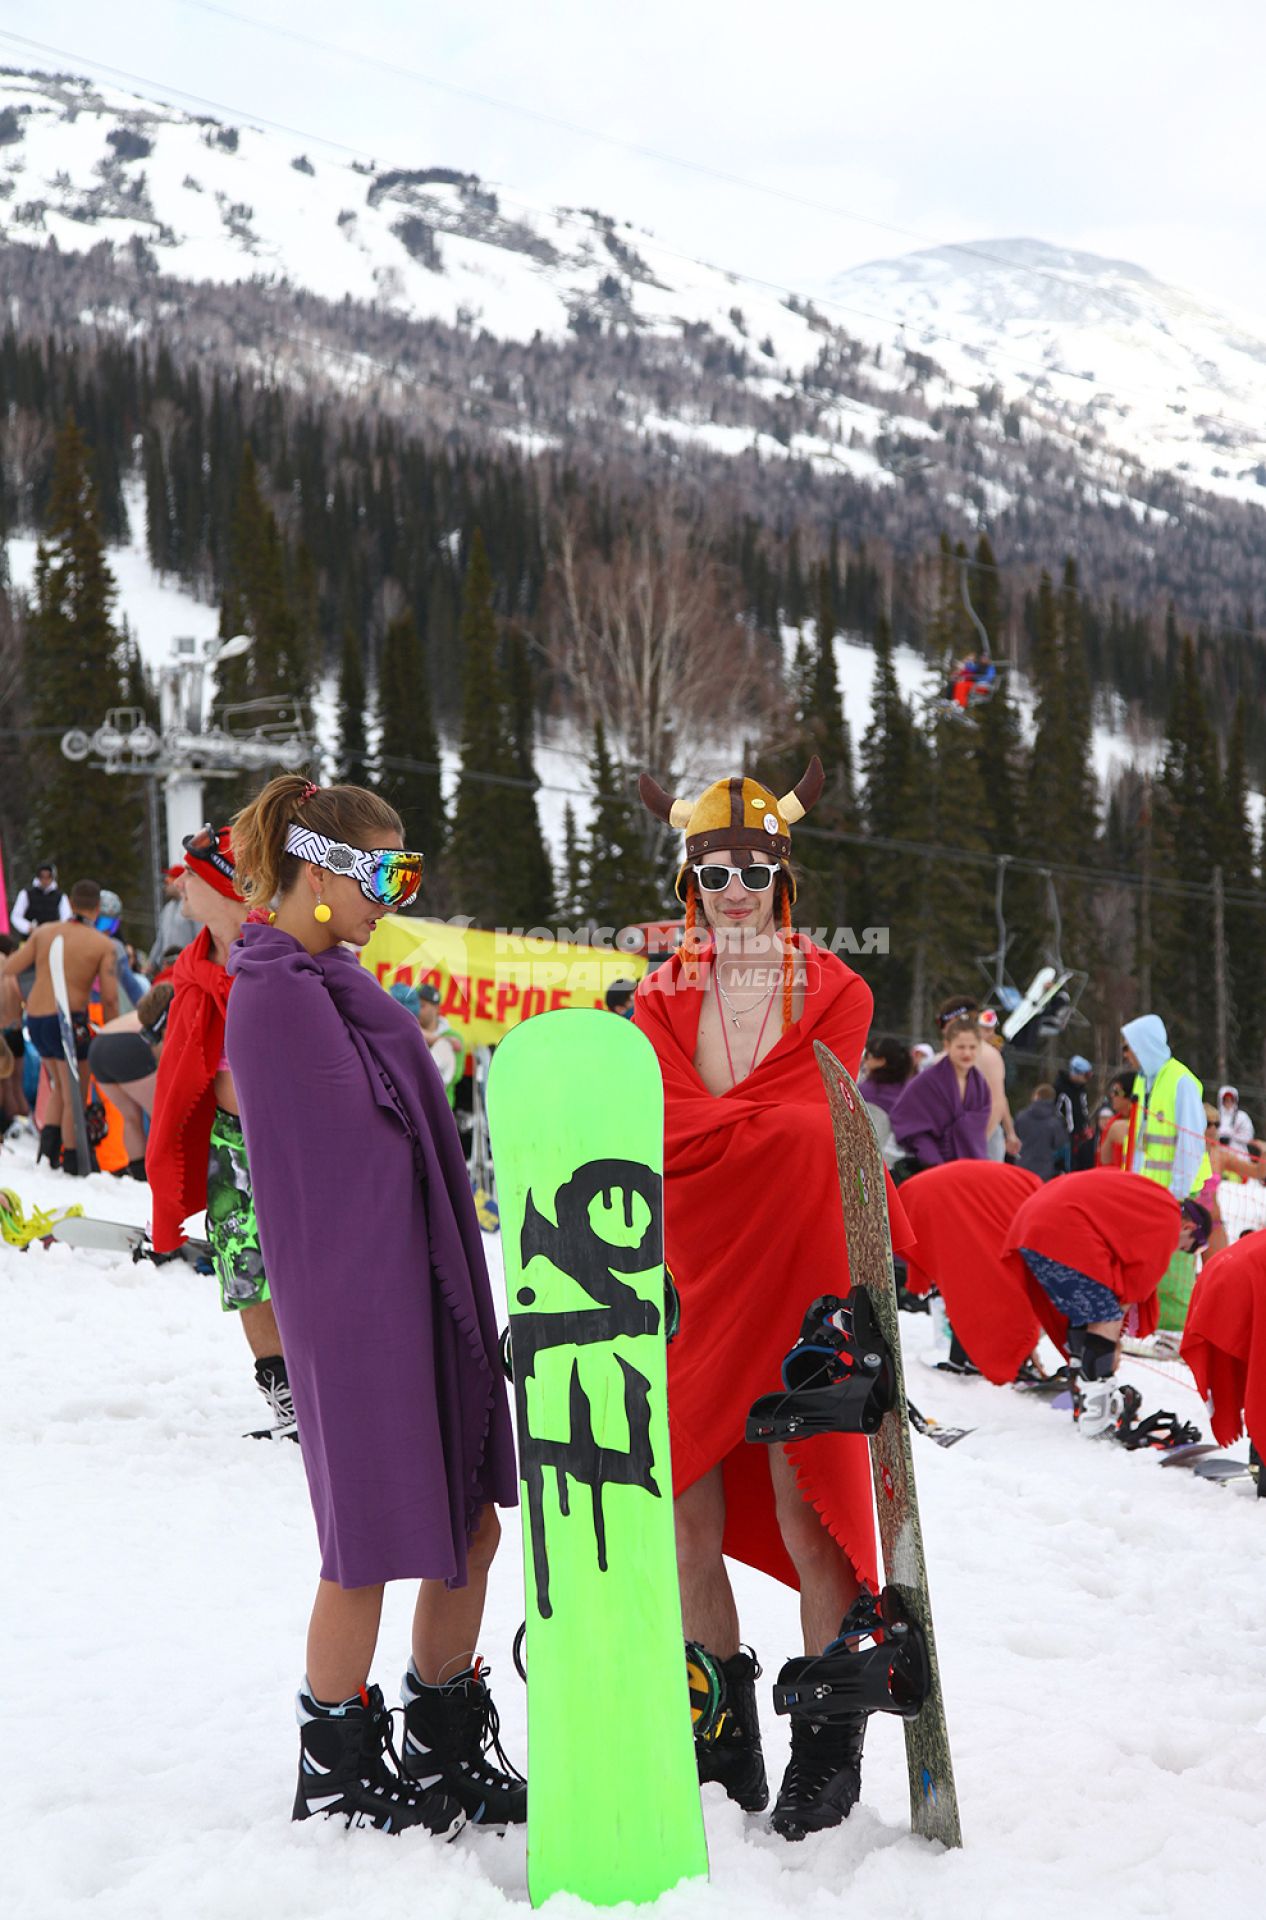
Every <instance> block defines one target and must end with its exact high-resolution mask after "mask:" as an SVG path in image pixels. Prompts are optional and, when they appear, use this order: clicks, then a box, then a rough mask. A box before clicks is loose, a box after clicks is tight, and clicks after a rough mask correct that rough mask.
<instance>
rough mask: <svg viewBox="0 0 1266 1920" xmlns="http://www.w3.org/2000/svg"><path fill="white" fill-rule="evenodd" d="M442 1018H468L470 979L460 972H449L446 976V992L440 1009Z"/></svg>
mask: <svg viewBox="0 0 1266 1920" xmlns="http://www.w3.org/2000/svg"><path fill="white" fill-rule="evenodd" d="M441 1011H442V1012H443V1015H444V1018H445V1019H446V1020H447V1019H449V1018H450V1017H451V1018H453V1019H456V1020H469V1019H470V981H469V980H468V979H467V978H466V976H465V974H462V973H451V974H450V975H449V977H448V993H447V995H446V996H445V1000H444V1005H443V1008H442V1009H441Z"/></svg>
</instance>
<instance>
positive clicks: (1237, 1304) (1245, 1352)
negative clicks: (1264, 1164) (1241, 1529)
mask: <svg viewBox="0 0 1266 1920" xmlns="http://www.w3.org/2000/svg"><path fill="white" fill-rule="evenodd" d="M1182 1357H1183V1359H1184V1360H1185V1361H1186V1362H1187V1365H1188V1366H1189V1367H1190V1368H1191V1371H1192V1373H1193V1374H1194V1376H1195V1381H1196V1385H1197V1386H1198V1387H1199V1389H1200V1391H1201V1393H1202V1394H1203V1395H1204V1398H1205V1405H1206V1406H1207V1407H1208V1409H1209V1419H1210V1424H1211V1425H1212V1427H1213V1437H1214V1439H1215V1440H1216V1441H1217V1443H1218V1445H1219V1446H1220V1447H1229V1446H1232V1445H1233V1444H1234V1443H1235V1441H1237V1440H1238V1439H1239V1437H1240V1435H1241V1434H1242V1433H1243V1432H1244V1430H1245V1428H1247V1430H1248V1437H1249V1443H1250V1447H1249V1459H1250V1460H1251V1461H1252V1462H1253V1463H1254V1464H1255V1465H1256V1467H1257V1469H1258V1473H1257V1491H1258V1494H1259V1496H1261V1497H1262V1498H1266V1471H1263V1464H1262V1463H1263V1460H1264V1459H1266V1233H1246V1234H1243V1235H1242V1236H1241V1237H1240V1239H1238V1240H1237V1241H1236V1242H1235V1244H1234V1246H1231V1247H1224V1248H1223V1250H1222V1252H1221V1253H1215V1254H1214V1256H1213V1258H1212V1259H1211V1260H1209V1261H1208V1262H1206V1264H1205V1266H1204V1267H1203V1269H1202V1270H1201V1273H1200V1275H1199V1277H1198V1279H1197V1281H1196V1286H1195V1291H1194V1293H1193V1294H1192V1296H1191V1306H1190V1308H1189V1309H1188V1313H1187V1325H1186V1327H1185V1328H1184V1330H1183V1338H1182Z"/></svg>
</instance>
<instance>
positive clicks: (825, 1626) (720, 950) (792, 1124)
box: [633, 758, 906, 1838]
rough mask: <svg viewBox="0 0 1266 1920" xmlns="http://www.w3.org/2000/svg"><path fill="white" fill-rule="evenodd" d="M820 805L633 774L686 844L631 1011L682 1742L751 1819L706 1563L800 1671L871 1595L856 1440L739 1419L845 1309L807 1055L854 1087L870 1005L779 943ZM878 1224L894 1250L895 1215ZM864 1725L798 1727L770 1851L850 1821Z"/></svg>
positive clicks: (814, 771) (756, 785) (866, 1478)
mask: <svg viewBox="0 0 1266 1920" xmlns="http://www.w3.org/2000/svg"><path fill="white" fill-rule="evenodd" d="M821 788H822V769H821V766H820V765H819V763H818V761H817V760H816V758H815V759H814V761H813V762H812V763H811V765H810V768H809V771H808V773H807V774H806V775H805V777H804V778H803V779H802V780H801V782H800V783H799V785H798V786H797V787H796V788H795V789H794V790H793V792H791V793H789V794H784V795H783V796H782V798H781V799H780V798H778V797H777V796H776V795H775V792H774V790H773V789H772V788H771V787H769V786H767V785H765V784H764V783H763V782H761V781H758V780H752V779H733V780H719V781H717V782H716V783H715V784H714V785H713V786H711V787H709V788H708V789H707V790H706V792H704V793H703V794H702V796H701V797H700V798H699V799H698V800H697V801H695V802H693V803H691V802H687V801H681V800H677V801H674V800H671V799H670V798H669V796H668V795H667V794H666V793H664V792H663V790H662V788H660V787H658V786H656V784H655V782H654V781H652V780H650V779H649V777H648V776H646V775H643V777H642V797H643V800H644V801H645V802H646V804H647V806H648V807H649V808H650V810H651V811H652V812H653V813H655V814H656V815H657V816H658V817H659V818H660V819H662V820H664V821H666V822H668V823H670V824H671V825H673V826H675V827H678V828H681V829H684V831H685V835H686V847H685V859H684V862H683V864H682V867H681V871H680V873H679V874H678V876H677V894H678V898H679V899H681V900H682V901H683V902H684V904H685V907H686V926H687V934H686V944H685V946H684V947H683V949H682V951H681V952H680V953H679V954H677V955H675V956H674V958H673V959H672V960H671V961H669V962H668V963H667V964H666V965H665V966H663V967H661V968H660V969H659V970H658V971H657V972H655V973H653V974H650V975H648V976H647V978H646V979H645V980H644V981H643V982H642V985H641V987H640V988H639V990H638V994H637V999H636V1002H635V1006H634V1014H633V1018H634V1020H635V1021H636V1023H637V1025H638V1026H639V1027H640V1028H641V1029H642V1031H643V1032H644V1033H645V1034H646V1035H647V1036H648V1037H649V1039H650V1041H651V1043H652V1045H653V1046H654V1048H655V1051H656V1053H657V1054H658V1056H659V1063H660V1067H661V1069H662V1072H663V1078H664V1096H665V1118H664V1127H665V1178H664V1239H665V1251H666V1255H667V1259H668V1264H669V1266H670V1268H671V1270H672V1273H673V1275H674V1278H675V1280H676V1282H677V1286H678V1290H679V1293H680V1297H681V1329H680V1332H679V1334H678V1336H677V1338H676V1339H675V1340H674V1342H673V1344H672V1346H671V1347H670V1348H669V1352H668V1415H669V1425H670V1431H671V1436H672V1455H673V1479H674V1493H675V1497H676V1524H677V1559H678V1567H679V1571H680V1576H681V1590H682V1612H683V1619H684V1626H685V1632H686V1637H687V1639H688V1641H691V1642H694V1643H696V1645H697V1646H698V1647H700V1648H702V1649H705V1650H706V1651H707V1653H709V1654H710V1655H711V1656H712V1661H713V1663H714V1664H715V1665H716V1666H717V1667H718V1668H719V1670H720V1672H721V1674H722V1676H723V1683H724V1691H725V1701H724V1710H723V1712H722V1715H721V1717H720V1721H719V1725H718V1728H717V1730H716V1733H715V1737H712V1738H710V1739H708V1740H706V1741H705V1740H702V1739H701V1740H700V1741H699V1743H698V1747H697V1757H698V1761H699V1776H700V1779H701V1780H703V1781H718V1782H719V1783H720V1784H721V1785H722V1786H723V1787H724V1788H725V1791H726V1792H727V1793H728V1794H729V1796H730V1798H731V1799H733V1800H736V1801H737V1802H738V1804H739V1805H740V1806H741V1807H743V1808H745V1809H746V1810H747V1811H749V1812H760V1811H761V1810H762V1809H763V1808H764V1807H765V1806H766V1805H767V1803H768V1798H769V1794H768V1789H767V1786H766V1780H765V1765H764V1760H763V1757H762V1752H761V1738H760V1720H759V1714H758V1709H757V1702H756V1681H757V1679H758V1678H759V1675H760V1671H761V1670H760V1667H759V1665H758V1664H757V1661H756V1658H755V1655H754V1654H753V1653H752V1652H751V1651H750V1650H749V1649H746V1648H744V1647H743V1646H742V1645H741V1643H740V1628H739V1619H738V1611H737V1608H736V1606H735V1601H734V1594H733V1590H732V1588H731V1586H730V1580H729V1576H728V1574H727V1571H726V1567H725V1560H724V1556H725V1555H727V1554H728V1555H730V1556H731V1557H732V1558H734V1559H738V1560H742V1561H745V1562H746V1563H747V1564H748V1565H749V1566H753V1567H757V1568H759V1569H760V1570H761V1571H763V1572H765V1573H769V1574H772V1575H773V1576H774V1577H775V1578H776V1579H779V1580H782V1581H784V1582H785V1583H786V1584H787V1585H788V1586H790V1587H795V1588H798V1590H799V1594H800V1617H801V1625H802V1628H803V1634H804V1646H805V1650H806V1652H809V1653H821V1652H822V1651H823V1650H824V1649H825V1648H826V1647H827V1646H828V1645H829V1644H830V1642H831V1641H833V1640H834V1639H835V1638H836V1637H837V1636H838V1634H839V1630H840V1623H841V1621H842V1619H843V1617H844V1615H845V1614H846V1613H847V1611H848V1609H849V1607H850V1606H851V1605H852V1604H853V1601H854V1600H855V1599H856V1597H857V1594H858V1591H859V1582H861V1581H865V1582H866V1583H867V1584H868V1585H869V1586H870V1587H872V1588H874V1587H876V1585H877V1570H876V1559H875V1535H874V1512H873V1507H872V1501H871V1482H870V1467H869V1458H868V1452H867V1443H866V1441H865V1439H864V1438H862V1436H861V1435H852V1434H828V1435H824V1436H820V1437H817V1438H814V1439H812V1440H810V1441H809V1442H807V1443H800V1444H798V1445H790V1446H785V1447H784V1446H775V1447H771V1448H766V1447H762V1446H749V1445H747V1444H746V1442H745V1441H744V1437H743V1436H744V1425H745V1421H746V1417H747V1413H748V1410H749V1409H750V1407H751V1405H752V1403H753V1401H754V1400H756V1399H757V1398H758V1397H759V1396H760V1395H761V1394H763V1393H768V1392H769V1391H770V1390H771V1389H773V1388H776V1387H777V1386H778V1384H779V1379H780V1367H781V1363H782V1360H783V1358H784V1356H785V1355H786V1353H787V1352H788V1350H789V1349H790V1348H791V1347H792V1346H793V1345H794V1344H795V1341H796V1338H797V1335H798V1334H799V1331H800V1326H801V1322H802V1320H803V1317H804V1313H805V1310H806V1309H807V1307H808V1306H809V1305H810V1304H811V1303H812V1301H813V1300H814V1299H815V1298H816V1297H817V1296H818V1295H820V1294H822V1293H826V1292H829V1293H837V1294H843V1293H845V1292H846V1291H847V1272H848V1249H847V1243H846V1240H845V1235H844V1224H843V1216H842V1213H841V1208H840V1193H839V1178H838V1174H837V1169H836V1158H835V1147H834V1141H833V1136H832V1131H831V1121H830V1115H829V1113H828V1110H827V1104H826V1098H825V1094H824V1092H823V1088H822V1081H821V1076H820V1074H819V1071H818V1066H817V1061H816V1059H815V1057H814V1053H813V1042H814V1041H815V1040H823V1041H825V1043H826V1044H827V1045H828V1046H829V1047H830V1048H831V1049H832V1051H833V1052H834V1053H836V1054H837V1055H838V1056H839V1058H840V1059H841V1060H842V1061H843V1062H844V1064H845V1065H846V1066H847V1067H848V1068H849V1070H850V1071H851V1072H856V1071H857V1068H858V1065H859V1062H860V1060H861V1054H862V1048H863V1046H864V1044H865V1040H866V1034H867V1029H868V1026H869V1022H870V1017H871V1009H872V1005H873V1000H872V996H871V993H870V989H869V988H868V987H867V986H866V984H865V982H864V981H863V980H862V979H860V978H859V976H858V975H857V974H855V973H853V972H852V971H851V969H850V968H848V967H846V966H844V965H843V963H842V962H841V961H840V960H838V959H837V958H836V957H835V956H834V955H833V954H831V953H829V952H826V951H824V950H823V949H821V948H819V947H816V946H815V945H814V944H813V943H812V941H810V940H808V939H806V938H805V937H803V936H802V935H799V934H793V933H792V931H791V906H792V902H793V901H794V900H795V897H796V884H795V879H794V877H793V874H792V870H791V865H790V854H791V838H790V832H789V828H790V826H791V825H792V824H793V823H794V822H795V821H797V820H799V819H800V818H801V816H802V815H803V813H804V811H805V810H806V808H807V807H809V806H810V805H812V803H813V801H814V800H815V799H816V798H817V796H818V794H819V793H820V791H821ZM700 920H702V922H703V923H704V924H703V926H700V925H699V922H700ZM891 1204H892V1211H893V1215H894V1232H895V1233H896V1234H897V1235H898V1237H899V1239H900V1240H901V1242H902V1243H904V1240H905V1238H906V1235H905V1228H904V1215H903V1214H902V1212H901V1208H900V1205H899V1204H898V1203H896V1202H895V1199H894V1200H893V1201H892V1202H891ZM864 1728H865V1716H864V1715H858V1716H857V1717H856V1720H855V1722H841V1721H834V1722H831V1723H826V1722H823V1723H821V1724H820V1725H817V1724H815V1723H813V1722H810V1721H807V1720H806V1721H801V1720H799V1719H797V1720H796V1721H795V1722H794V1723H793V1727H792V1750H791V1763H790V1765H789V1766H788V1768H787V1771H786V1774H785V1775H784V1778H783V1782H782V1788H781V1791H780V1793H779V1795H778V1800H777V1803H776V1805H775V1808H774V1812H773V1816H772V1819H773V1824H774V1826H775V1828H776V1829H777V1830H778V1831H779V1832H781V1833H783V1834H785V1835H786V1837H788V1838H799V1837H800V1836H801V1835H803V1834H804V1833H805V1832H807V1831H809V1830H812V1829H817V1828H820V1827H828V1826H834V1825H836V1824H838V1822H839V1821H840V1820H842V1819H843V1818H844V1817H845V1816H846V1815H847V1814H848V1813H849V1811H850V1810H851V1808H852V1807H853V1805H854V1803H855V1802H856V1800H857V1797H858V1794H859V1792H860V1786H861V1748H862V1737H863V1733H864Z"/></svg>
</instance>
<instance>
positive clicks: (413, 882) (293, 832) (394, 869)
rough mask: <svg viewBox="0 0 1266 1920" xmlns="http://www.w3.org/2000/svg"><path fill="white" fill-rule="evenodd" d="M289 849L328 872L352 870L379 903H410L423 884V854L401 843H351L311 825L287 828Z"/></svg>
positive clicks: (359, 883)
mask: <svg viewBox="0 0 1266 1920" xmlns="http://www.w3.org/2000/svg"><path fill="white" fill-rule="evenodd" d="M286 852H287V853H293V854H294V856H295V858H296V859H297V860H311V861H312V863H313V864H314V865H315V866H318V867H324V868H325V870H326V872H327V873H342V874H350V875H351V876H352V878H353V879H354V880H355V882H356V884H357V886H358V887H359V888H360V890H361V892H362V893H363V894H364V896H365V898H366V900H372V901H373V902H374V904H375V906H379V907H407V906H408V904H409V902H410V900H412V899H413V897H414V895H415V894H416V893H417V890H418V888H419V887H420V886H421V885H422V855H421V854H420V853H405V852H403V851H402V850H401V849H399V848H397V847H371V848H369V849H368V851H364V850H362V849H361V848H360V847H349V846H348V845H347V844H346V842H345V841H342V840H327V839H326V837H325V835H324V834H323V833H313V832H312V830H311V828H310V827H293V826H292V827H287V828H286Z"/></svg>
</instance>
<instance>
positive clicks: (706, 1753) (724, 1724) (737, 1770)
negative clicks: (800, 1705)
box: [695, 1647, 769, 1813]
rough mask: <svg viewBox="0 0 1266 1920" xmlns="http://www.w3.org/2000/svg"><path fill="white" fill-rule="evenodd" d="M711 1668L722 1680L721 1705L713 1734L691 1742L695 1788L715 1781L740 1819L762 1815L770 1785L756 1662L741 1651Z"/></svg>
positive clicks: (757, 1662)
mask: <svg viewBox="0 0 1266 1920" xmlns="http://www.w3.org/2000/svg"><path fill="white" fill-rule="evenodd" d="M715 1664H716V1667H717V1670H718V1672H719V1673H720V1675H721V1679H722V1689H721V1702H720V1707H719V1710H718V1712H717V1716H716V1724H715V1727H714V1728H713V1730H712V1731H711V1732H710V1733H709V1734H707V1735H706V1736H705V1737H700V1736H699V1735H698V1734H696V1736H695V1759H696V1760H697V1761H698V1763H699V1783H700V1785H701V1786H704V1785H706V1784H707V1782H708V1781H709V1780H716V1781H718V1782H719V1783H720V1785H721V1786H723V1787H724V1788H725V1791H726V1792H727V1793H728V1794H729V1796H730V1798H731V1800H735V1801H737V1803H738V1805H739V1806H740V1807H742V1809H743V1811H744V1813H763V1812H764V1811H765V1808H766V1807H767V1806H768V1805H769V1783H768V1781H767V1780H766V1778H765V1756H764V1754H763V1753H762V1752H761V1744H760V1714H759V1712H758V1711H757V1706H756V1682H757V1681H758V1680H759V1678H760V1662H759V1661H758V1660H757V1658H756V1655H755V1654H754V1653H753V1652H752V1650H751V1648H750V1647H740V1648H739V1650H738V1652H737V1653H735V1654H731V1656H730V1658H729V1659H728V1660H718V1661H716V1663H715Z"/></svg>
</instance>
